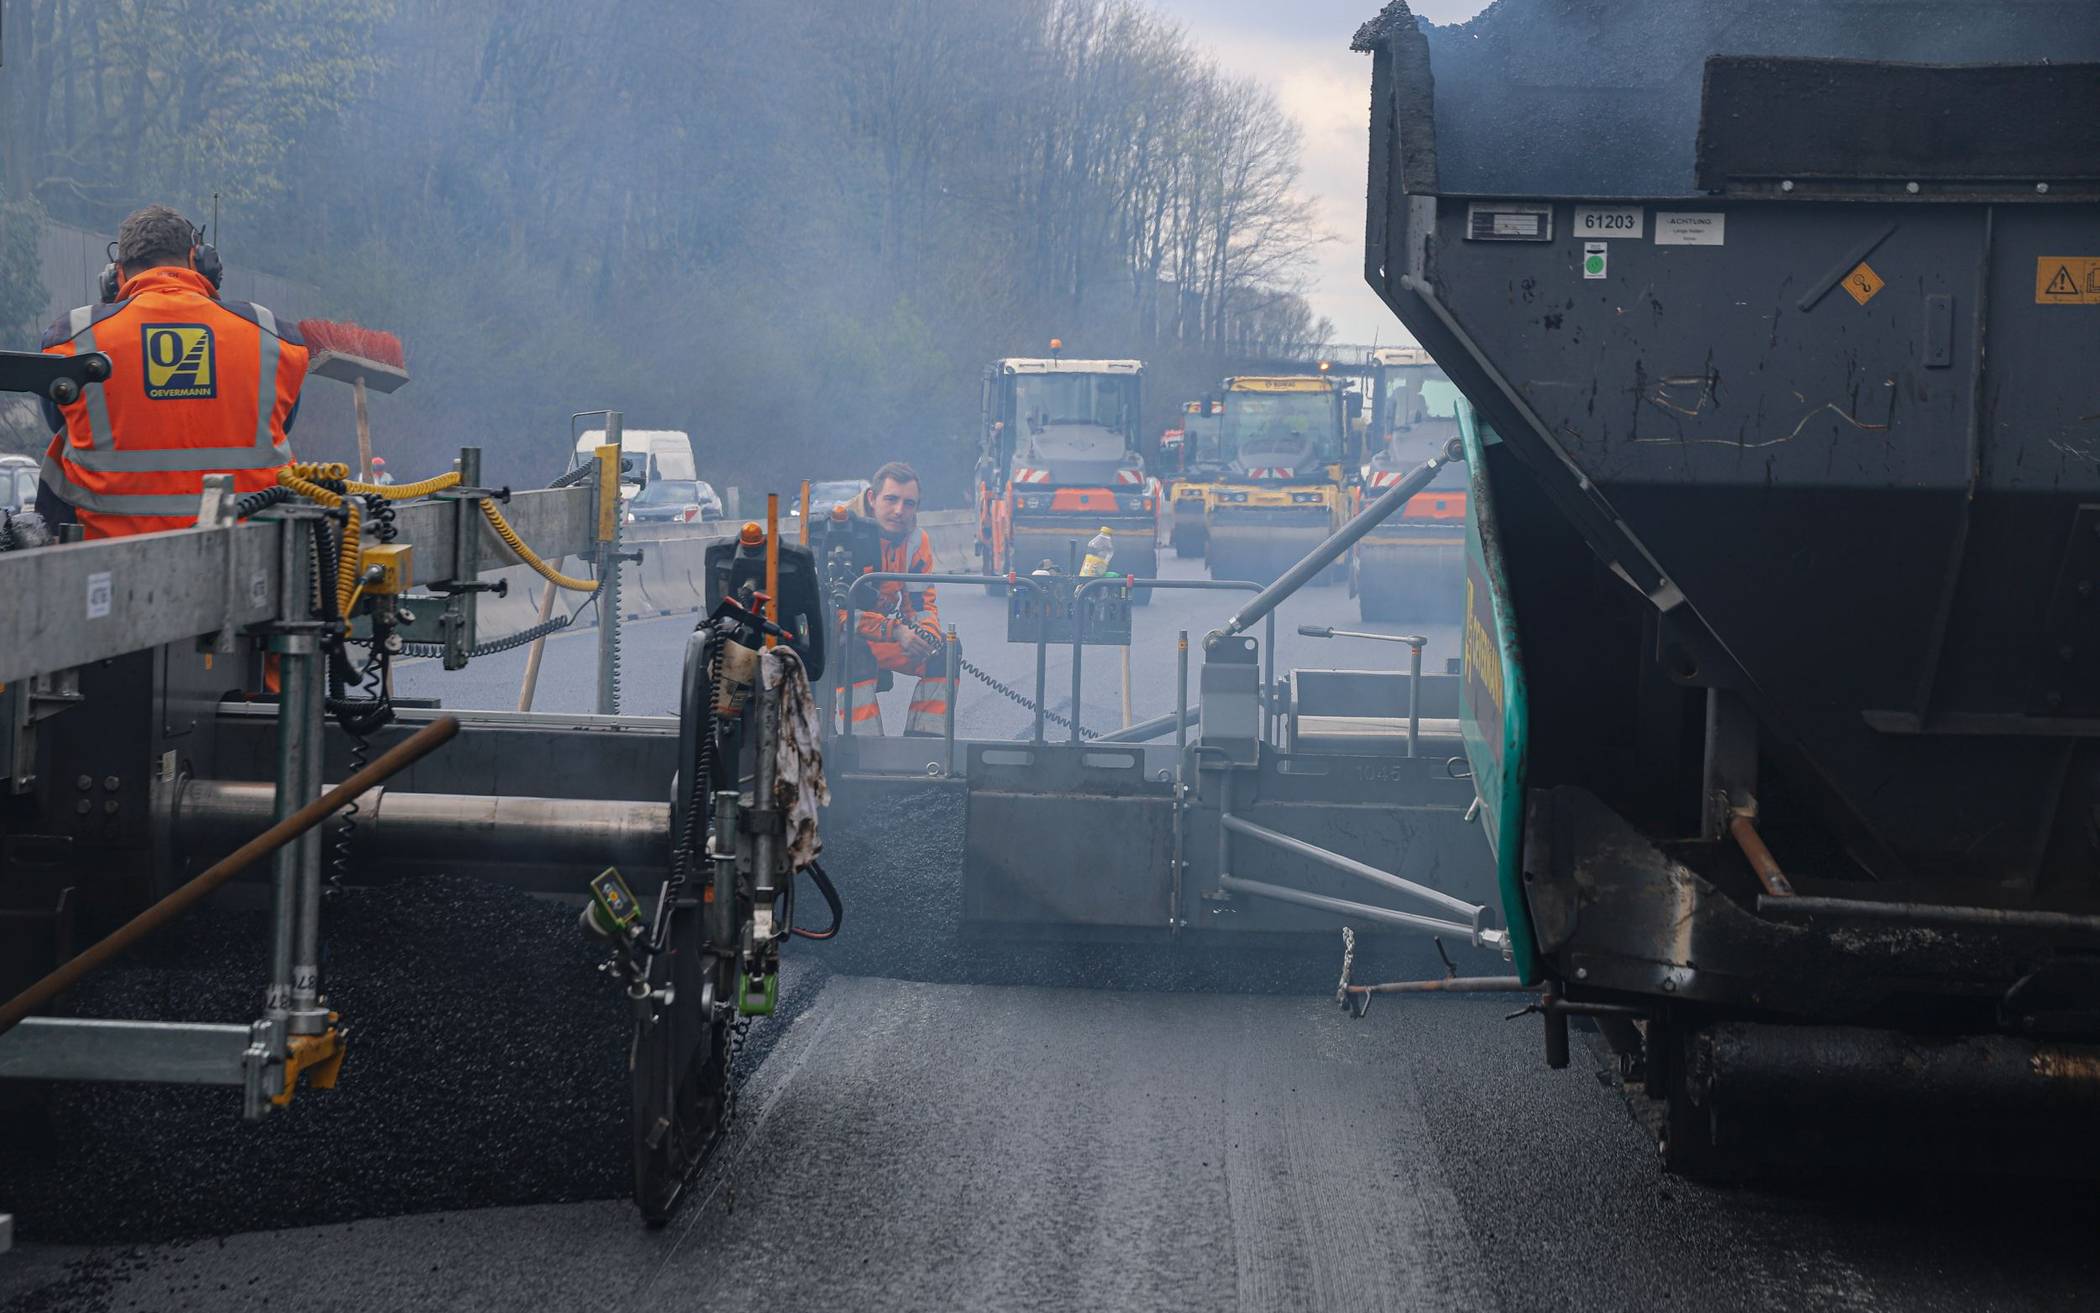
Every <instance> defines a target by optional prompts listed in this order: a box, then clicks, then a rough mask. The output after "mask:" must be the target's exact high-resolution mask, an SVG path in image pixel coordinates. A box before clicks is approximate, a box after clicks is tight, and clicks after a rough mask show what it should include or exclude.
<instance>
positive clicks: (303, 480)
mask: <svg viewBox="0 0 2100 1313" xmlns="http://www.w3.org/2000/svg"><path fill="white" fill-rule="evenodd" d="M349 473H350V470H349V467H348V466H344V465H320V464H311V463H301V464H295V465H287V466H285V467H284V468H283V469H280V470H278V471H277V482H279V483H281V484H283V485H284V486H285V487H287V488H290V489H291V490H292V491H293V492H296V493H298V494H299V495H300V496H301V497H304V498H306V499H307V500H308V501H312V502H319V503H320V504H321V505H323V506H327V507H329V508H331V509H333V508H336V507H341V508H342V509H343V511H344V513H345V515H346V517H347V518H346V519H345V521H344V524H343V547H342V550H341V551H340V552H338V553H337V554H336V565H335V603H336V613H337V614H338V615H340V616H342V618H343V624H344V626H345V628H346V629H347V628H348V626H349V623H350V610H351V608H352V607H354V606H356V605H357V596H358V594H359V593H360V592H362V591H363V587H364V586H363V584H362V583H361V582H360V581H359V580H360V576H362V575H363V573H364V560H365V545H364V510H365V504H364V503H363V502H361V501H358V500H357V499H356V498H354V497H344V496H343V495H341V494H340V493H338V492H336V491H335V490H334V489H332V488H325V487H323V486H321V484H320V483H318V482H316V481H315V480H318V479H341V478H344V477H346V476H347V475H348V474H349Z"/></svg>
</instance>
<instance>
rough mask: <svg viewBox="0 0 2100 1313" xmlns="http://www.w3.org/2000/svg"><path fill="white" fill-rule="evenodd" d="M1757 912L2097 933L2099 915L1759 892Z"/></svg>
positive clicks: (2098, 930)
mask: <svg viewBox="0 0 2100 1313" xmlns="http://www.w3.org/2000/svg"><path fill="white" fill-rule="evenodd" d="M1757 910H1758V911H1760V912H1785V913H1791V914H1794V915H1799V916H1856V917H1864V918H1866V919H1868V920H1876V921H1910V922H1915V923H1919V924H1934V925H1980V926H1999V927H2004V928H2008V929H2021V930H2067V931H2073V932H2078V933H2083V934H2087V935H2092V934H2100V916H2094V915H2092V914H2091V913H2089V912H2048V911H2041V910H2035V909H2028V908H2011V907H1954V906H1947V905H1944V904H1939V903H1882V902H1875V901H1873V900H1872V899H1866V898H1819V897H1807V896H1802V895H1796V894H1789V895H1785V896H1782V897H1778V898H1773V897H1770V896H1760V897H1759V898H1758V900H1757Z"/></svg>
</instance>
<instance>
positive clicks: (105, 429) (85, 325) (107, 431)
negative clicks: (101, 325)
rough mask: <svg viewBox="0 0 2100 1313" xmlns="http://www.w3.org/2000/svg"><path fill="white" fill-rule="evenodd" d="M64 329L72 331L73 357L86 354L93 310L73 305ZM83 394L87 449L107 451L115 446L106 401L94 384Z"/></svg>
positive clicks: (90, 342) (92, 348)
mask: <svg viewBox="0 0 2100 1313" xmlns="http://www.w3.org/2000/svg"><path fill="white" fill-rule="evenodd" d="M66 327H68V328H70V329H72V330H73V337H72V340H73V342H74V343H75V344H76V345H75V347H74V351H75V354H77V355H88V354H90V353H92V352H93V351H95V350H96V346H95V307H93V306H91V305H82V306H75V307H74V308H73V313H72V314H71V315H69V316H67V318H66ZM81 391H82V392H84V393H86V394H87V419H88V442H89V444H90V449H91V450H97V451H108V450H109V449H110V448H111V447H113V446H114V445H116V440H115V437H114V436H113V433H114V431H113V430H112V429H111V427H110V423H109V400H108V398H106V397H104V396H103V395H102V389H101V387H100V386H97V385H90V386H88V387H85V388H82V389H81Z"/></svg>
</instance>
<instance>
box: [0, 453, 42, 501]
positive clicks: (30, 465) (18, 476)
mask: <svg viewBox="0 0 2100 1313" xmlns="http://www.w3.org/2000/svg"><path fill="white" fill-rule="evenodd" d="M36 472H37V463H36V462H35V461H33V460H31V459H30V458H29V457H27V456H0V508H4V509H6V510H10V511H27V510H34V509H36Z"/></svg>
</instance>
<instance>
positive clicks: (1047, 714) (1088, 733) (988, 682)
mask: <svg viewBox="0 0 2100 1313" xmlns="http://www.w3.org/2000/svg"><path fill="white" fill-rule="evenodd" d="M956 664H957V665H959V666H961V667H962V669H963V673H964V674H966V675H969V676H971V677H972V678H974V679H976V680H978V681H980V682H981V683H983V684H984V686H985V687H986V688H989V689H990V690H992V692H994V693H997V694H999V695H1000V696H1002V697H1005V698H1009V699H1011V700H1012V701H1013V702H1014V703H1015V704H1016V705H1018V706H1020V707H1021V708H1023V709H1024V710H1026V711H1028V712H1030V713H1031V714H1032V713H1033V712H1034V711H1035V710H1036V705H1035V700H1034V699H1033V698H1031V697H1029V696H1028V695H1027V694H1026V693H1023V692H1021V691H1020V690H1019V689H1016V688H1010V687H1008V686H1007V685H1005V684H1002V683H1000V682H999V681H998V680H996V679H994V678H992V676H991V675H989V674H987V673H986V672H985V671H984V669H983V668H982V667H980V666H978V665H977V664H976V663H975V662H973V661H971V660H970V659H969V658H968V657H958V658H957V659H956ZM1043 719H1044V720H1047V721H1049V722H1050V723H1051V724H1053V725H1059V726H1062V727H1064V728H1065V729H1070V728H1072V722H1071V720H1070V718H1068V717H1065V716H1060V715H1058V714H1057V713H1056V712H1054V711H1052V710H1050V709H1049V708H1048V707H1044V708H1043ZM1079 737H1080V738H1082V739H1098V738H1100V737H1101V735H1100V733H1099V732H1098V731H1095V730H1090V729H1088V728H1087V727H1086V726H1084V725H1081V726H1080V727H1079Z"/></svg>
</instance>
